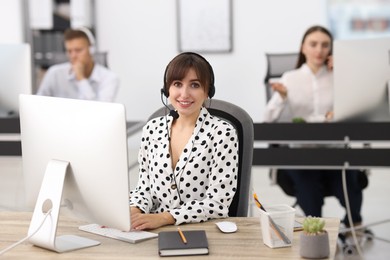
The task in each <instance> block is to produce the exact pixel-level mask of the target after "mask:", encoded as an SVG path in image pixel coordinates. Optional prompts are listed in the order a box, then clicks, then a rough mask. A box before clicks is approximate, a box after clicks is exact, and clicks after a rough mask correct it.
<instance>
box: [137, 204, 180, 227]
mask: <svg viewBox="0 0 390 260" xmlns="http://www.w3.org/2000/svg"><path fill="white" fill-rule="evenodd" d="M130 219H131V229H135V230H148V229H156V228H159V227H162V226H165V225H172V224H175V219H174V218H173V217H172V215H171V214H170V213H168V212H163V213H157V214H144V213H142V212H141V210H140V209H138V208H136V207H130Z"/></svg>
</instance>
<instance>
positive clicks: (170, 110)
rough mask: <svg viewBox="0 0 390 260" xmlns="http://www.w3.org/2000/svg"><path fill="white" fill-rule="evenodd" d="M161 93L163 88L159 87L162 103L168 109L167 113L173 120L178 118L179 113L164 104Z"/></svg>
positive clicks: (162, 93)
mask: <svg viewBox="0 0 390 260" xmlns="http://www.w3.org/2000/svg"><path fill="white" fill-rule="evenodd" d="M163 95H164V89H163V88H162V89H161V102H162V103H163V105H164V106H165V107H166V108H168V109H169V115H170V116H171V117H173V120H176V119H178V118H179V113H177V111H176V110H174V109H171V108H170V107H169V106H168V105H167V104H165V102H164V99H163Z"/></svg>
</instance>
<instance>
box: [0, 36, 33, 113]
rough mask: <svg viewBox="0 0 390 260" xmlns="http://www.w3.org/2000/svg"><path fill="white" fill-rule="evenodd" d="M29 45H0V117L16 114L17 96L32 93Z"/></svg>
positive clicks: (17, 106)
mask: <svg viewBox="0 0 390 260" xmlns="http://www.w3.org/2000/svg"><path fill="white" fill-rule="evenodd" d="M31 82H32V77H31V49H30V45H29V44H25V43H20V44H0V115H1V116H11V115H14V114H17V113H18V110H19V94H31V93H32V84H31Z"/></svg>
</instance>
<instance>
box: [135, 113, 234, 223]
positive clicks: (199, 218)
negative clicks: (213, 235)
mask: <svg viewBox="0 0 390 260" xmlns="http://www.w3.org/2000/svg"><path fill="white" fill-rule="evenodd" d="M171 125H172V117H165V116H163V117H159V118H155V119H152V120H150V121H149V122H148V123H147V124H146V125H145V126H144V128H143V132H142V139H141V147H140V150H139V156H138V161H139V167H140V168H139V180H138V184H137V187H136V188H135V190H133V191H131V192H130V206H136V207H138V208H140V209H141V210H142V211H143V212H145V213H161V212H166V211H168V212H170V213H171V215H172V216H173V218H174V219H175V220H176V222H175V223H176V225H179V224H181V223H190V222H203V221H207V220H210V219H214V218H225V217H228V211H229V205H230V204H231V202H232V199H233V196H234V194H235V192H236V188H237V171H238V139H237V134H236V130H235V128H234V127H232V126H231V125H230V124H229V123H227V122H226V121H223V120H221V119H219V118H217V117H214V116H212V115H211V114H209V112H208V111H207V109H206V108H204V107H202V108H201V112H200V114H199V117H198V119H197V122H196V125H195V129H194V132H193V134H192V136H191V137H190V139H189V141H188V143H187V144H186V146H185V148H184V150H183V152H182V154H181V155H180V158H179V161H178V162H177V164H176V168H175V169H172V162H171V158H170V153H169V141H168V130H170V128H171Z"/></svg>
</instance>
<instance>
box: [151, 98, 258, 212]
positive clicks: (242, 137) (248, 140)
mask: <svg viewBox="0 0 390 260" xmlns="http://www.w3.org/2000/svg"><path fill="white" fill-rule="evenodd" d="M205 106H206V107H207V109H208V111H209V112H210V113H211V114H212V115H214V116H217V117H219V118H221V119H224V120H226V121H228V122H229V123H231V124H232V125H233V126H234V127H235V128H236V131H237V135H238V142H239V150H238V151H239V166H238V182H237V192H236V194H235V195H234V198H233V201H232V204H231V205H230V208H229V216H231V217H246V216H248V209H249V199H250V181H251V172H252V158H253V140H254V135H253V120H252V118H251V117H250V116H249V114H248V113H247V112H246V111H245V110H244V109H242V108H241V107H239V106H236V105H234V104H232V103H229V102H226V101H223V100H218V99H208V101H207V102H206V105H205ZM168 112H169V111H168V110H167V108H166V107H162V108H160V109H158V110H157V111H155V112H154V113H153V114H152V115H151V116H150V117H149V120H150V119H152V118H155V117H158V116H163V115H166V114H167V113H168Z"/></svg>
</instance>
